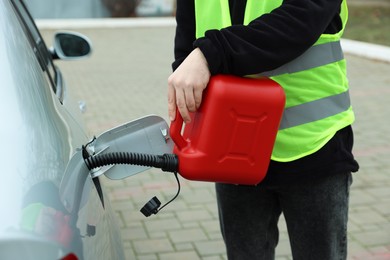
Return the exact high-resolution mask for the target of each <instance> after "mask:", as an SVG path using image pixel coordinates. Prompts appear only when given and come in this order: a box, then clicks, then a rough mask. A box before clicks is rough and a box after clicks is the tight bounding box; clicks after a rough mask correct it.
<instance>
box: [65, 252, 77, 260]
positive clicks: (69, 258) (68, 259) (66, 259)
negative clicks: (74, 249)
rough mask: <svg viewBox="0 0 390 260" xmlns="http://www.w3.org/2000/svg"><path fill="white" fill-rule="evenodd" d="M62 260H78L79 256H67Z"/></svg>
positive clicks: (71, 254)
mask: <svg viewBox="0 0 390 260" xmlns="http://www.w3.org/2000/svg"><path fill="white" fill-rule="evenodd" d="M61 260H78V258H77V256H76V255H75V254H73V253H70V254H67V255H66V256H64V257H63V258H61Z"/></svg>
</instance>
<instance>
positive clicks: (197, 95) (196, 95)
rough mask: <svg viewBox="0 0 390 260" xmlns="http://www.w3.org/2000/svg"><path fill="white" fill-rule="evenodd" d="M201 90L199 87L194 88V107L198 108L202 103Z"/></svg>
mask: <svg viewBox="0 0 390 260" xmlns="http://www.w3.org/2000/svg"><path fill="white" fill-rule="evenodd" d="M202 95H203V91H202V90H199V89H195V90H194V99H195V108H196V109H198V108H199V107H200V104H201V103H202Z"/></svg>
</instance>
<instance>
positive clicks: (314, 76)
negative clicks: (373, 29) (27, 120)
mask: <svg viewBox="0 0 390 260" xmlns="http://www.w3.org/2000/svg"><path fill="white" fill-rule="evenodd" d="M176 20H177V28H176V36H175V48H174V51H175V62H174V63H173V65H172V66H173V69H174V72H173V73H172V75H171V76H170V77H169V79H168V110H169V111H168V112H169V116H170V119H171V120H175V111H176V109H178V111H179V113H180V115H181V116H182V117H183V120H184V121H185V122H187V123H188V122H190V120H191V119H190V116H189V113H190V112H194V111H196V109H197V108H199V106H200V105H201V102H202V92H203V90H204V89H205V88H206V87H207V84H208V81H209V79H210V77H211V76H212V75H215V74H220V73H221V74H232V75H237V76H247V75H251V76H252V77H253V76H259V77H261V76H267V77H270V78H271V79H273V80H275V81H276V82H278V83H279V84H280V85H281V86H282V87H283V89H284V91H285V94H286V108H285V111H284V114H283V118H282V122H281V125H280V127H279V131H278V136H277V139H276V142H275V146H274V150H273V153H272V158H271V163H270V166H269V169H268V172H267V176H266V178H265V179H264V180H263V181H262V182H261V183H260V184H258V185H257V186H240V185H230V184H221V183H218V184H216V191H217V201H218V209H219V214H220V223H221V230H222V234H223V238H224V240H225V244H226V248H227V255H228V258H229V259H274V255H275V247H276V245H277V243H278V229H277V223H278V219H279V216H280V215H281V213H282V212H283V214H284V217H285V219H286V223H287V228H288V233H289V238H290V244H291V250H292V254H293V258H294V259H326V260H330V259H346V255H347V241H346V240H347V234H346V230H347V220H348V198H349V187H350V184H351V182H352V176H351V172H355V171H357V170H358V168H359V166H358V164H357V162H356V161H355V160H354V157H353V155H352V146H353V133H352V128H351V124H352V123H353V121H354V114H353V111H352V107H351V105H350V101H349V95H348V81H347V78H346V65H345V60H344V58H343V54H342V50H341V47H340V42H339V41H340V37H341V35H342V32H343V30H344V28H345V24H346V21H347V9H346V3H345V1H341V0H311V1H309V0H284V1H282V0H261V1H260V0H247V1H246V0H211V1H210V0H178V1H177V10H176ZM259 149H260V148H259ZM237 174H240V173H237Z"/></svg>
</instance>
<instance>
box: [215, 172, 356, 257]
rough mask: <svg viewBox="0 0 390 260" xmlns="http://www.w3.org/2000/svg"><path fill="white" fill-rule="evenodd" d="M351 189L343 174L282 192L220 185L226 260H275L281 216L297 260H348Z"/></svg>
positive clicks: (291, 187) (276, 189)
mask: <svg viewBox="0 0 390 260" xmlns="http://www.w3.org/2000/svg"><path fill="white" fill-rule="evenodd" d="M351 183H352V176H351V173H347V174H342V173H341V174H334V175H331V176H329V177H322V178H321V179H320V180H310V181H305V182H301V183H297V184H294V185H283V186H280V187H276V186H275V187H263V186H262V185H258V186H240V185H229V184H216V191H217V200H218V208H219V216H220V223H221V230H222V235H223V237H224V240H225V244H226V248H227V255H228V259H229V260H248V259H250V260H255V259H259V260H260V259H261V260H268V259H274V258H275V248H276V245H277V244H278V239H279V231H278V226H277V224H278V220H279V216H280V215H281V213H282V212H283V214H284V217H285V219H286V224H287V229H288V235H289V239H290V245H291V251H292V255H293V259H294V260H310V259H313V260H321V259H324V260H338V259H346V257H347V222H348V201H349V187H350V185H351Z"/></svg>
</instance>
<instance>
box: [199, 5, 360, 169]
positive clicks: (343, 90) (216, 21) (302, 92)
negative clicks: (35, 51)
mask: <svg viewBox="0 0 390 260" xmlns="http://www.w3.org/2000/svg"><path fill="white" fill-rule="evenodd" d="M281 4H282V0H262V1H259V0H248V1H247V4H246V8H245V16H244V25H248V24H249V23H250V22H251V21H252V20H254V19H256V18H257V17H259V16H261V15H263V14H266V13H270V12H271V11H272V10H273V9H275V8H277V7H279V6H280V5H281ZM340 17H341V19H342V22H343V28H342V30H341V31H340V32H338V33H336V34H322V35H321V36H320V38H319V39H318V40H317V41H316V43H315V44H314V45H313V46H312V47H310V48H309V49H308V50H307V51H306V52H305V53H303V54H302V55H301V56H299V57H298V58H296V59H294V60H292V61H290V62H288V63H287V64H285V65H283V66H281V67H279V68H277V69H275V70H272V71H267V72H262V73H259V74H258V75H248V76H250V77H263V76H267V77H270V78H271V79H273V80H274V81H276V82H277V83H278V84H280V85H281V86H282V87H283V89H284V91H285V94H286V106H285V110H284V113H283V117H282V120H281V123H280V127H279V131H278V134H277V137H276V141H275V145H274V149H273V152H272V157H271V159H272V160H275V161H280V162H288V161H293V160H296V159H299V158H302V157H304V156H307V155H310V154H312V153H314V152H316V151H318V150H319V149H321V147H323V146H324V145H325V144H326V143H327V142H328V141H329V140H330V139H331V138H332V137H333V136H334V134H335V133H336V132H337V131H338V130H340V129H342V128H344V127H346V126H348V125H350V124H352V123H353V121H354V120H355V117H354V113H353V111H352V107H351V104H350V98H349V92H348V88H349V87H348V80H347V77H346V62H345V59H344V56H343V51H342V49H341V45H340V38H341V35H342V33H343V31H344V28H345V24H346V22H347V18H348V10H347V5H346V1H345V0H343V2H342V4H341V11H340ZM195 20H196V38H200V37H203V36H204V34H205V32H206V31H207V30H210V29H222V28H225V27H228V26H230V25H232V23H231V18H230V11H229V1H228V0H195Z"/></svg>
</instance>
